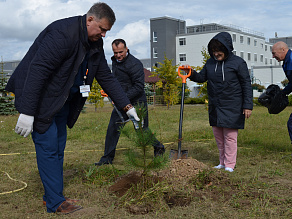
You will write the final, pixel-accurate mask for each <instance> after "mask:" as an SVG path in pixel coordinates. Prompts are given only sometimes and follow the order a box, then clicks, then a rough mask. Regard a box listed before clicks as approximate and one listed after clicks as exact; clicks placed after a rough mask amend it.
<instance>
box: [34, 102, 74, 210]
mask: <svg viewBox="0 0 292 219" xmlns="http://www.w3.org/2000/svg"><path fill="white" fill-rule="evenodd" d="M68 113H69V104H65V105H64V107H63V108H62V109H61V111H60V112H59V113H57V114H56V116H55V118H54V119H53V122H52V124H51V126H50V127H49V129H48V130H47V131H46V132H45V133H44V134H39V133H38V132H35V131H34V132H33V133H32V139H33V141H34V144H35V150H36V157H37V165H38V169H39V174H40V177H41V180H42V183H43V187H44V190H45V194H44V196H43V200H44V201H46V203H47V204H46V206H47V212H56V210H57V208H58V207H59V205H60V204H62V202H63V201H65V198H64V196H63V161H64V150H65V146H66V139H67V127H66V124H67V117H68Z"/></svg>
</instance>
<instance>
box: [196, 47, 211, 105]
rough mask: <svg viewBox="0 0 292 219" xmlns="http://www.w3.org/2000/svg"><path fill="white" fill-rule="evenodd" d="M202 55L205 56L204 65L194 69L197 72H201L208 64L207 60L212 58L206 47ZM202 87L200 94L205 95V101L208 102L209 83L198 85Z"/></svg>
mask: <svg viewBox="0 0 292 219" xmlns="http://www.w3.org/2000/svg"><path fill="white" fill-rule="evenodd" d="M201 54H202V56H203V60H202V62H203V65H202V66H196V67H193V68H194V69H195V70H196V71H197V72H199V71H201V70H202V69H203V67H204V65H205V64H206V62H207V60H208V59H209V58H210V55H209V53H208V52H207V49H206V48H205V47H203V48H202V51H201ZM198 84H200V85H202V87H201V89H200V92H199V95H203V98H204V99H205V100H208V93H207V82H204V83H198Z"/></svg>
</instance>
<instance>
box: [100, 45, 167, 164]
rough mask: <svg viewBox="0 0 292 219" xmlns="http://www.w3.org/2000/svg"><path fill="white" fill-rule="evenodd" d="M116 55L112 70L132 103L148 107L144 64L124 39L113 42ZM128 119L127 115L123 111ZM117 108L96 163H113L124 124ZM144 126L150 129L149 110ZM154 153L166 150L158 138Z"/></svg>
mask: <svg viewBox="0 0 292 219" xmlns="http://www.w3.org/2000/svg"><path fill="white" fill-rule="evenodd" d="M112 49H113V52H114V55H113V56H112V58H111V59H112V72H113V74H114V75H115V77H116V78H117V79H118V81H119V82H120V84H121V86H122V88H123V90H124V91H125V92H126V94H127V96H128V98H129V99H130V101H131V104H132V105H135V104H138V103H139V104H143V105H144V107H146V108H147V99H146V94H145V91H144V68H143V64H142V63H141V62H140V61H139V60H138V59H137V58H135V57H134V56H133V55H131V54H130V51H129V50H128V48H127V46H126V42H125V41H124V40H123V39H115V40H114V41H113V42H112ZM122 116H123V117H124V118H125V120H127V116H126V114H125V113H123V112H122ZM121 122H122V121H121V119H120V117H119V115H118V113H117V111H116V110H115V109H113V111H112V114H111V118H110V122H109V125H108V128H107V133H106V139H105V149H104V155H103V156H102V157H101V159H100V161H99V162H98V163H95V165H98V166H100V165H103V164H112V162H113V159H114V157H115V151H116V146H117V143H118V141H119V137H120V132H119V128H120V127H122V126H123V125H124V124H122V123H121ZM143 122H144V123H143V128H144V129H148V125H149V124H148V111H147V114H146V117H145V118H144V121H143ZM153 147H154V155H155V156H157V155H162V154H163V153H164V152H165V149H164V145H163V144H161V143H160V142H159V141H158V140H157V139H156V140H155V142H154V143H153Z"/></svg>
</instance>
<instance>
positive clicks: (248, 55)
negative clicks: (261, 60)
mask: <svg viewBox="0 0 292 219" xmlns="http://www.w3.org/2000/svg"><path fill="white" fill-rule="evenodd" d="M247 60H248V61H251V55H250V52H249V53H247Z"/></svg>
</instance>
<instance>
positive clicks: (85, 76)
mask: <svg viewBox="0 0 292 219" xmlns="http://www.w3.org/2000/svg"><path fill="white" fill-rule="evenodd" d="M87 74H88V69H86V73H85V75H84V77H83V78H84V80H83V85H85V80H86V78H87Z"/></svg>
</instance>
